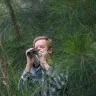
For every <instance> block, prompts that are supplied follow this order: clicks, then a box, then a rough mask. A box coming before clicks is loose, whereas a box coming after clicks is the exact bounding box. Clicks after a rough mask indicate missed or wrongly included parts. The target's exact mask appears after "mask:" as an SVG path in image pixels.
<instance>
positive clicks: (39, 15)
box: [0, 0, 96, 96]
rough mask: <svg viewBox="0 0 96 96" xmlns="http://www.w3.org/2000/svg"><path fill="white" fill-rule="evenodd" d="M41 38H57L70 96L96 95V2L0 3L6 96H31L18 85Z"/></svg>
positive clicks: (0, 86) (2, 93)
mask: <svg viewBox="0 0 96 96" xmlns="http://www.w3.org/2000/svg"><path fill="white" fill-rule="evenodd" d="M38 35H47V36H49V37H50V38H52V39H53V42H54V45H53V47H54V53H53V62H54V64H55V67H56V68H57V71H58V72H61V71H62V72H64V73H65V74H66V72H65V71H67V72H68V76H69V79H68V80H69V82H68V94H69V96H96V0H0V96H30V95H29V94H30V92H27V93H22V92H19V91H18V80H19V78H20V76H21V73H22V71H23V69H24V67H25V65H26V57H25V50H26V49H28V48H30V47H32V41H33V39H34V38H35V37H36V36H38Z"/></svg>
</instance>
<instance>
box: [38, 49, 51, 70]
mask: <svg viewBox="0 0 96 96" xmlns="http://www.w3.org/2000/svg"><path fill="white" fill-rule="evenodd" d="M48 56H49V54H48V52H47V51H43V50H40V51H39V52H38V57H39V60H40V65H41V66H42V67H43V68H44V69H46V70H48V69H49V67H50V66H49V64H48V62H47V57H48Z"/></svg>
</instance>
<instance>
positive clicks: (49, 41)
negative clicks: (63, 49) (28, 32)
mask: <svg viewBox="0 0 96 96" xmlns="http://www.w3.org/2000/svg"><path fill="white" fill-rule="evenodd" d="M41 39H43V40H46V41H47V42H48V47H49V48H52V40H51V39H49V38H48V37H47V36H38V37H36V38H35V39H34V41H33V47H35V43H36V41H38V40H41Z"/></svg>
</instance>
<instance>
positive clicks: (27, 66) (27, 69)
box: [25, 63, 32, 72]
mask: <svg viewBox="0 0 96 96" xmlns="http://www.w3.org/2000/svg"><path fill="white" fill-rule="evenodd" d="M31 67H32V65H31V64H29V63H27V64H26V68H25V71H26V72H30V69H31Z"/></svg>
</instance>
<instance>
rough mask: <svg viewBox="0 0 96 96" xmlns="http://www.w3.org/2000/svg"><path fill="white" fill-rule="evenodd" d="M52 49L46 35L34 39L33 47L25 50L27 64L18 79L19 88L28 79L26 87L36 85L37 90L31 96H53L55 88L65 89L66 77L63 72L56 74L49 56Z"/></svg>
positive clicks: (23, 86)
mask: <svg viewBox="0 0 96 96" xmlns="http://www.w3.org/2000/svg"><path fill="white" fill-rule="evenodd" d="M32 50H33V51H32ZM35 50H36V51H35ZM52 51H53V50H52V40H51V39H49V38H48V37H47V36H39V37H37V38H35V39H34V42H33V48H29V49H28V50H27V51H26V57H27V64H26V68H25V70H24V72H23V74H22V76H21V78H20V80H19V89H24V88H25V87H26V86H25V85H26V83H25V82H29V81H30V84H29V85H27V87H26V89H28V87H30V86H31V88H32V87H34V86H35V85H36V90H37V91H36V90H35V92H34V93H33V94H32V96H55V93H56V91H57V90H61V89H63V88H64V90H66V84H67V79H68V78H67V76H64V75H63V74H59V75H57V74H56V71H55V70H54V67H53V65H52V63H53V62H52V60H51V57H50V55H51V54H52ZM32 52H33V53H34V54H33V53H32ZM36 52H37V53H36ZM31 53H32V54H33V55H32V54H31ZM28 54H29V55H28ZM27 84H28V83H27ZM64 90H63V91H64ZM62 96H63V94H62ZM64 96H65V95H64Z"/></svg>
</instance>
